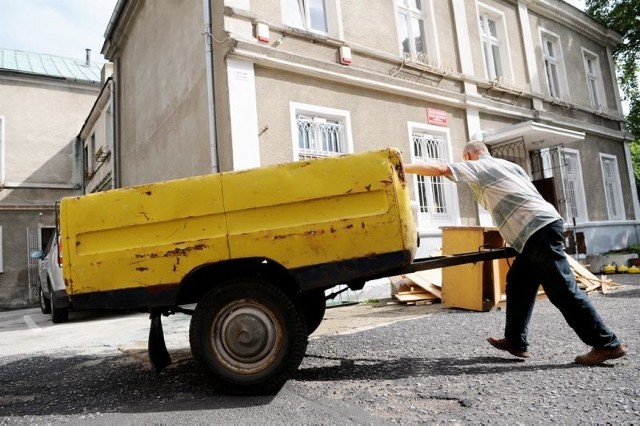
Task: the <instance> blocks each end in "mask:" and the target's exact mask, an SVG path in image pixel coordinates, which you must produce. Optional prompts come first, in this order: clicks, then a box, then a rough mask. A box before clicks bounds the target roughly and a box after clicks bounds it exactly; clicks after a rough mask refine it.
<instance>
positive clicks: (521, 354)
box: [487, 337, 531, 358]
mask: <svg viewBox="0 0 640 426" xmlns="http://www.w3.org/2000/svg"><path fill="white" fill-rule="evenodd" d="M487 342H489V344H490V345H491V346H493V347H494V348H496V349H500V350H501V351H506V352H509V353H510V354H511V355H513V356H517V357H518V358H529V357H530V356H531V354H530V353H529V352H527V351H525V350H523V349H518V348H515V347H514V346H513V345H512V344H511V343H509V341H508V340H507V339H496V338H495V337H489V338H488V339H487Z"/></svg>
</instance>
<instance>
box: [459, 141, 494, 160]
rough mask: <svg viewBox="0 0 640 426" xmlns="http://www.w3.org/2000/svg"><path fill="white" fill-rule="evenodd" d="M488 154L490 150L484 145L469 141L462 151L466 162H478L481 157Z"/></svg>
mask: <svg viewBox="0 0 640 426" xmlns="http://www.w3.org/2000/svg"><path fill="white" fill-rule="evenodd" d="M488 153H489V149H488V148H487V146H486V145H485V144H484V143H482V142H480V141H469V142H467V144H466V145H465V146H464V149H463V150H462V159H463V160H465V161H467V160H477V159H478V158H480V156H482V155H486V154H488Z"/></svg>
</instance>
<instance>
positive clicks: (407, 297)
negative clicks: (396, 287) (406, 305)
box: [393, 291, 437, 302]
mask: <svg viewBox="0 0 640 426" xmlns="http://www.w3.org/2000/svg"><path fill="white" fill-rule="evenodd" d="M393 297H395V298H396V299H398V300H399V301H401V302H417V301H421V300H436V299H437V297H435V296H434V295H433V294H431V293H429V292H426V291H423V292H410V291H409V292H402V293H396V294H394V295H393Z"/></svg>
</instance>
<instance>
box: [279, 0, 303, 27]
mask: <svg viewBox="0 0 640 426" xmlns="http://www.w3.org/2000/svg"><path fill="white" fill-rule="evenodd" d="M282 13H283V17H284V21H285V22H286V23H287V24H290V25H294V26H297V27H304V21H305V19H304V10H303V9H302V3H301V0H286V6H285V8H284V11H283V12H282Z"/></svg>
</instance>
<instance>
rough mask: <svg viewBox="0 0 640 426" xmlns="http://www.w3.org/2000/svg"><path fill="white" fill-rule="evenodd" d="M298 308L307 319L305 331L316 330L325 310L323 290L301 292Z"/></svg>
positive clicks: (325, 300)
mask: <svg viewBox="0 0 640 426" xmlns="http://www.w3.org/2000/svg"><path fill="white" fill-rule="evenodd" d="M299 306H300V310H301V313H302V315H303V316H304V318H305V320H306V321H307V333H309V334H311V333H313V332H314V331H316V330H317V328H318V326H319V325H320V323H321V322H322V319H323V318H324V313H325V311H326V310H327V299H326V297H325V295H324V291H323V290H314V291H309V292H305V293H302V296H300V305H299Z"/></svg>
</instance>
